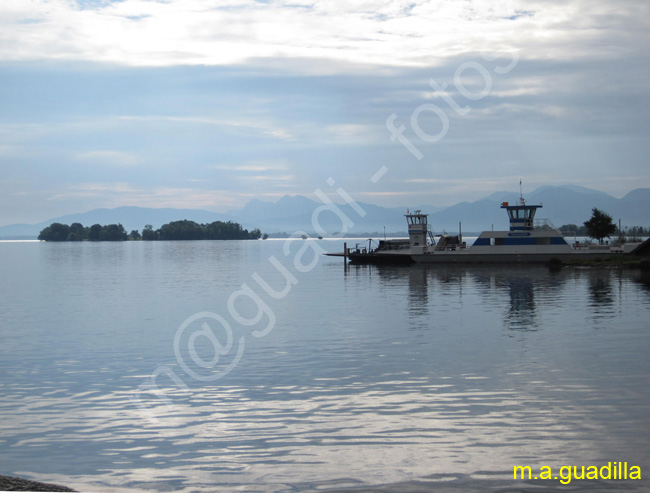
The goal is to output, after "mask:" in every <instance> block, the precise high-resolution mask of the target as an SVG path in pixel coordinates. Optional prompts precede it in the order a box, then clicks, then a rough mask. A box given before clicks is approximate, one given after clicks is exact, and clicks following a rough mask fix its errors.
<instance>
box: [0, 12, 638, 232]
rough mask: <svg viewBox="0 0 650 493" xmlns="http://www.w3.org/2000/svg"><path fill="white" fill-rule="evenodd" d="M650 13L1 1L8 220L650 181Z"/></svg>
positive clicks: (458, 196) (403, 202)
mask: <svg viewBox="0 0 650 493" xmlns="http://www.w3.org/2000/svg"><path fill="white" fill-rule="evenodd" d="M648 46H650V4H648V3H647V2H632V1H626V0H620V1H616V2H611V1H609V0H607V1H604V0H589V1H587V0H585V1H571V0H568V1H567V0H561V1H555V0H545V1H518V0H511V1H510V0H506V1H484V0H436V1H428V0H412V1H401V0H375V1H372V2H371V1H365V0H358V1H355V0H345V1H343V0H293V1H290V0H286V1H285V0H279V1H275V0H268V1H253V0H220V1H213V0H122V1H109V0H76V1H75V0H3V1H2V2H0V225H5V224H13V223H36V222H40V221H43V220H46V219H49V218H52V217H56V216H60V215H63V214H68V213H75V212H84V211H87V210H91V209H94V208H100V207H118V206H123V205H136V206H143V207H176V208H197V209H207V210H211V211H215V212H226V211H228V210H231V209H235V208H239V207H242V206H243V205H244V204H245V203H246V202H248V201H250V200H251V199H253V198H256V199H261V200H269V201H277V200H278V199H279V198H281V197H282V196H284V195H305V196H308V197H310V198H313V199H315V200H317V198H316V197H317V196H318V193H317V191H320V192H322V193H323V194H325V195H326V196H328V197H330V198H331V199H332V200H334V201H341V200H342V198H347V199H348V200H356V201H359V202H367V203H374V204H377V205H382V206H387V207H396V206H405V207H406V206H409V205H411V206H412V205H415V204H417V205H421V204H433V205H436V206H447V205H452V204H455V203H458V202H461V201H474V200H478V199H480V198H482V197H484V196H486V195H489V194H490V193H492V192H494V191H497V190H499V191H500V190H510V191H515V192H516V191H518V190H519V180H520V178H522V179H523V188H524V192H525V191H526V190H533V189H535V188H537V187H538V186H542V185H563V184H575V185H582V186H587V187H590V188H595V189H598V190H602V191H605V192H607V193H609V194H611V195H613V196H615V197H621V196H623V195H625V194H626V193H627V192H629V191H631V190H633V189H635V188H647V187H650V167H649V166H648V156H649V155H650V152H649V151H650V138H648V130H649V129H650V116H649V113H650V112H649V111H648V110H649V109H650V83H648V81H649V80H650V63H649V61H650V60H649V56H648V51H649V50H648Z"/></svg>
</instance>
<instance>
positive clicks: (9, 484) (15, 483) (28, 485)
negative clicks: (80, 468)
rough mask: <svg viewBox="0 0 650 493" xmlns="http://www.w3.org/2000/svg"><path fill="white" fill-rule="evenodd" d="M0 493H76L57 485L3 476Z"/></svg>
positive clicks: (0, 478)
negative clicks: (18, 492)
mask: <svg viewBox="0 0 650 493" xmlns="http://www.w3.org/2000/svg"><path fill="white" fill-rule="evenodd" d="M0 491H75V490H73V489H71V488H67V487H65V486H59V485H57V484H49V483H39V482H38V481H30V480H29V479H23V478H15V477H12V476H3V475H1V474H0Z"/></svg>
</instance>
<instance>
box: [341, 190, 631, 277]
mask: <svg viewBox="0 0 650 493" xmlns="http://www.w3.org/2000/svg"><path fill="white" fill-rule="evenodd" d="M501 208H502V209H504V210H505V211H506V212H507V214H508V218H509V221H510V229H509V230H507V231H483V232H482V233H481V234H480V235H479V236H478V238H477V239H476V240H475V241H474V243H473V244H472V245H471V246H467V244H466V242H465V241H463V236H462V232H459V234H458V235H448V234H443V235H437V236H434V235H433V232H432V231H431V229H430V227H429V224H428V214H423V213H422V211H419V210H417V211H414V213H412V214H411V213H410V211H409V212H408V213H407V214H406V215H405V217H406V221H407V223H408V233H409V237H408V239H390V240H381V241H379V244H378V246H377V248H375V249H371V248H370V244H369V246H368V248H359V247H357V248H354V249H349V250H348V252H344V254H345V253H347V255H345V256H347V257H348V258H349V259H350V263H352V264H411V263H422V264H435V263H440V264H471V263H507V264H511V263H529V264H534V263H553V262H566V261H573V260H578V261H581V260H584V261H588V260H595V259H596V258H604V257H606V256H609V255H615V254H621V253H624V249H623V248H621V247H617V246H609V245H589V246H581V245H580V244H579V243H578V242H577V241H574V242H573V243H571V244H569V243H568V242H567V241H566V239H565V237H564V235H563V234H562V232H561V231H559V230H558V229H556V228H555V226H553V224H552V223H551V222H550V221H548V220H547V219H542V220H537V222H536V220H535V214H536V212H537V210H538V209H540V208H542V205H541V204H539V205H528V204H526V201H525V200H524V198H523V197H520V199H519V201H518V202H517V203H516V204H509V203H508V202H503V203H502V204H501ZM626 247H628V245H626ZM629 247H633V245H629ZM627 250H628V248H626V249H625V252H627ZM335 255H336V254H335ZM338 255H341V254H338Z"/></svg>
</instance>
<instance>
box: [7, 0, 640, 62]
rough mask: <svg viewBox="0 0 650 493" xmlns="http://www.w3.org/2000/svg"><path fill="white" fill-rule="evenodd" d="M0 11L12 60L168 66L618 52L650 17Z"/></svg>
mask: <svg viewBox="0 0 650 493" xmlns="http://www.w3.org/2000/svg"><path fill="white" fill-rule="evenodd" d="M0 19H2V21H0V33H2V34H0V58H2V59H4V60H26V59H57V60H61V59H65V60H93V61H102V62H108V63H118V64H125V65H152V66H165V65H188V64H189V65H229V64H242V63H244V62H246V61H247V60H251V59H260V58H262V59H264V58H266V59H278V58H281V59H292V58H312V59H331V60H339V61H347V62H353V63H363V64H376V65H397V66H406V65H417V66H426V65H431V64H436V63H437V62H436V61H437V60H442V59H444V58H446V57H449V56H457V55H459V54H463V53H478V52H479V51H482V50H486V49H488V50H496V51H510V52H511V51H518V52H520V53H521V54H522V55H523V56H526V57H532V58H556V59H562V58H564V59H566V58H570V57H573V56H576V55H580V56H587V55H591V56H595V57H602V56H609V57H611V56H620V55H621V51H622V50H626V46H628V45H629V43H628V41H629V40H630V39H633V38H635V37H638V36H643V37H646V35H645V34H644V33H645V32H647V28H648V22H649V21H648V19H650V15H648V6H647V5H644V4H643V3H638V2H634V3H632V2H625V1H622V2H617V3H615V4H612V3H611V2H609V3H607V2H604V1H593V2H579V1H578V0H574V1H569V2H560V1H557V2H549V1H546V2H541V1H533V2H530V1H527V2H523V1H517V0H513V1H508V2H487V1H481V0H472V1H467V2H451V1H429V0H413V1H412V2H409V3H406V2H403V1H401V0H380V1H372V2H368V1H359V2H349V1H339V0H313V1H300V2H294V1H291V2H287V1H282V0H280V1H270V2H268V3H267V2H255V1H251V0H231V1H227V2H224V1H204V0H167V1H165V2H147V1H142V0H123V1H119V2H98V3H96V4H84V7H83V8H82V7H81V6H80V5H79V4H78V3H76V2H74V1H70V0H30V1H23V2H3V3H2V5H1V6H0ZM608 40H609V41H611V42H608ZM567 45H570V46H571V49H570V50H568V49H567ZM628 48H630V46H628Z"/></svg>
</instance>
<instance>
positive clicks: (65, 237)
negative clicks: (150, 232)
mask: <svg viewBox="0 0 650 493" xmlns="http://www.w3.org/2000/svg"><path fill="white" fill-rule="evenodd" d="M38 239H39V240H44V241H84V240H89V241H124V240H126V239H128V235H127V234H126V231H125V230H124V226H122V225H121V224H108V225H106V226H102V225H101V224H93V225H92V226H91V227H90V228H84V226H83V225H82V224H81V223H72V224H71V225H70V226H68V225H66V224H61V223H52V224H50V225H49V226H48V227H46V228H44V229H43V230H42V231H41V232H40V234H39V235H38Z"/></svg>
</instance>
